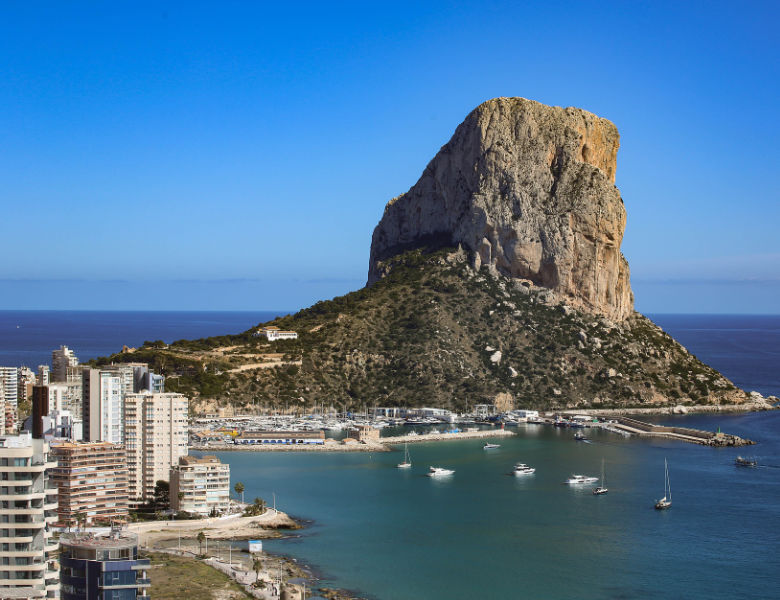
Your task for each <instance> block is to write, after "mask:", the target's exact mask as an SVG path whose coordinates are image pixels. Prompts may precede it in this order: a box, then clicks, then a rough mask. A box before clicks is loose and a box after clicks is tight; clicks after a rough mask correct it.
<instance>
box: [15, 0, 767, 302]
mask: <svg viewBox="0 0 780 600" xmlns="http://www.w3.org/2000/svg"><path fill="white" fill-rule="evenodd" d="M421 5H422V6H421ZM778 6H779V5H778V4H777V3H770V2H767V3H761V2H751V3H745V4H742V5H740V4H738V3H733V2H732V3H719V2H687V3H662V2H652V3H649V2H647V3H643V2H617V3H609V2H602V3H597V4H594V3H590V2H571V3H566V2H558V3H521V2H472V3H469V2H444V3H433V2H431V3H417V2H411V3H404V2H393V3H387V4H379V3H365V2H362V3H312V4H307V3H295V4H290V5H289V7H287V6H283V5H281V4H277V3H274V4H267V5H265V4H260V3H231V2H220V3H218V4H216V3H198V2H187V3H165V2H156V3H95V2H89V3H77V2H68V3H45V2H39V3H35V4H33V3H23V2H16V3H12V2H8V3H3V5H2V6H0V57H2V60H0V140H2V143H0V182H2V189H1V190H0V198H1V199H2V216H0V256H1V257H2V261H0V309H23V308H31V309H34V308H47V309H58V308H62V309H215V310H219V309H247V310H252V309H258V310H261V309H296V308H300V307H303V306H307V305H309V304H311V303H312V302H315V301H316V300H319V299H322V298H328V297H332V296H334V295H339V294H343V293H346V292H347V291H350V290H353V289H357V288H358V287H360V286H362V285H363V284H364V282H365V277H366V272H367V265H368V252H369V245H370V240H371V232H372V230H373V227H374V226H375V225H376V223H377V221H378V220H379V218H380V217H381V215H382V210H383V207H384V205H385V203H386V202H387V200H389V199H390V198H391V197H393V196H396V195H398V194H399V193H402V192H404V191H406V190H407V189H408V188H409V187H410V186H411V185H413V184H414V182H415V181H416V180H417V178H418V177H419V175H420V173H421V172H422V170H423V168H424V167H425V165H426V164H427V162H428V161H429V160H430V159H431V158H432V157H433V156H434V154H435V153H436V151H437V150H438V148H439V147H440V146H441V145H442V144H444V143H445V142H446V141H447V140H448V139H449V137H450V135H451V134H452V132H453V131H454V129H455V127H456V126H457V125H458V123H460V122H461V121H462V120H463V118H464V117H465V116H466V114H467V113H468V112H469V111H470V110H471V109H473V108H474V107H475V106H476V105H478V104H479V103H480V102H482V101H484V100H486V99H489V98H492V97H495V96H523V97H526V98H532V99H534V100H538V101H540V102H544V103H547V104H555V105H562V106H578V107H581V108H584V109H587V110H590V111H592V112H595V113H596V114H598V115H600V116H602V117H606V118H608V119H610V120H612V121H613V122H614V123H615V124H616V125H617V126H618V128H619V130H620V133H621V150H620V153H619V155H618V171H617V185H618V187H619V188H620V190H621V193H622V194H623V198H624V200H625V203H626V208H627V211H628V226H627V229H626V235H625V239H624V243H623V251H624V253H625V255H626V257H627V258H628V260H629V263H630V265H631V270H632V285H633V288H634V290H635V294H636V305H637V308H638V309H639V310H641V311H643V312H650V313H652V312H758V313H780V248H778V243H777V229H778V224H780V189H779V188H780V184H778V177H777V174H778V172H780V169H779V168H778V167H780V164H778V163H779V161H778V152H777V149H776V144H777V142H776V140H777V139H778V134H780V126H779V121H778V117H777V106H778V104H779V103H778V89H779V88H780V83H779V82H780V73H778V65H779V64H780V51H779V50H780V47H779V46H780V43H779V42H778V36H777V34H776V25H777V23H778V21H779V19H778V18H779V17H780V9H778Z"/></svg>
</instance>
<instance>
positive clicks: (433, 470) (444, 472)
mask: <svg viewBox="0 0 780 600" xmlns="http://www.w3.org/2000/svg"><path fill="white" fill-rule="evenodd" d="M454 472H455V471H454V470H452V469H445V468H443V467H429V468H428V477H447V476H448V475H452V474H453V473H454Z"/></svg>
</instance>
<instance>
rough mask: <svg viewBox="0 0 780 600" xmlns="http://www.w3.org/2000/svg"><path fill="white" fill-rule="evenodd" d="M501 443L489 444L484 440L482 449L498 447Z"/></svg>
mask: <svg viewBox="0 0 780 600" xmlns="http://www.w3.org/2000/svg"><path fill="white" fill-rule="evenodd" d="M500 447H501V444H491V443H490V442H486V443H485V445H484V446H482V449H483V450H493V449H495V448H500Z"/></svg>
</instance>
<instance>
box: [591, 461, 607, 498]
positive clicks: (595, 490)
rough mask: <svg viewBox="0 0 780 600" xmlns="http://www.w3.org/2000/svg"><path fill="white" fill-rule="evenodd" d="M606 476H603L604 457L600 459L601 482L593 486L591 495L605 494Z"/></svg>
mask: <svg viewBox="0 0 780 600" xmlns="http://www.w3.org/2000/svg"><path fill="white" fill-rule="evenodd" d="M606 481H607V480H606V477H605V476H604V459H603V458H602V459H601V483H600V484H599V485H598V486H596V487H594V488H593V495H594V496H600V495H601V494H606V493H607V492H608V491H609V490H608V489H607V484H606Z"/></svg>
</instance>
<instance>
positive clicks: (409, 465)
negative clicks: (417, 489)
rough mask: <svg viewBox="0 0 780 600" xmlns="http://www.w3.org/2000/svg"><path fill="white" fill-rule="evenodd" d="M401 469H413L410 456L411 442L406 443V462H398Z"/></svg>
mask: <svg viewBox="0 0 780 600" xmlns="http://www.w3.org/2000/svg"><path fill="white" fill-rule="evenodd" d="M398 468H399V469H411V468H412V457H411V456H409V444H404V462H401V463H398Z"/></svg>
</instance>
